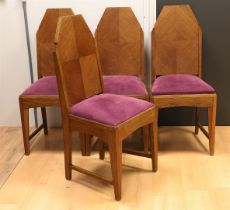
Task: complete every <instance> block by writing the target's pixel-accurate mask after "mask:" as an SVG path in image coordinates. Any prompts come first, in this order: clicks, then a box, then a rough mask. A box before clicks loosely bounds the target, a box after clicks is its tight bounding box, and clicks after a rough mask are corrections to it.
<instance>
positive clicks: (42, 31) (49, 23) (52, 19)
mask: <svg viewBox="0 0 230 210" xmlns="http://www.w3.org/2000/svg"><path fill="white" fill-rule="evenodd" d="M73 14H74V13H73V11H72V9H70V8H66V9H47V10H46V13H45V15H44V17H43V19H42V21H41V23H40V26H39V28H38V31H37V34H36V40H37V66H38V77H39V78H41V77H43V76H51V75H55V69H54V68H55V66H54V60H53V53H54V50H55V46H54V36H55V32H56V28H57V22H58V18H59V17H61V16H66V15H73Z"/></svg>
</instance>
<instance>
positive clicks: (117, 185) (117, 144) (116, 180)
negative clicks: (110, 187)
mask: <svg viewBox="0 0 230 210" xmlns="http://www.w3.org/2000/svg"><path fill="white" fill-rule="evenodd" d="M109 153H110V161H111V168H112V176H113V184H114V194H115V199H116V200H117V201H119V200H121V182H122V181H121V177H122V141H121V140H120V139H118V138H116V137H115V138H114V139H111V141H110V142H109Z"/></svg>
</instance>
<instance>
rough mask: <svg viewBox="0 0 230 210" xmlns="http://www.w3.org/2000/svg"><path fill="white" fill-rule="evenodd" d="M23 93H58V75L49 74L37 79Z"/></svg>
mask: <svg viewBox="0 0 230 210" xmlns="http://www.w3.org/2000/svg"><path fill="white" fill-rule="evenodd" d="M22 95H58V88H57V80H56V76H47V77H43V78H41V79H39V80H37V81H36V82H35V83H33V84H32V85H30V86H29V87H28V88H26V90H25V91H24V92H23V93H22Z"/></svg>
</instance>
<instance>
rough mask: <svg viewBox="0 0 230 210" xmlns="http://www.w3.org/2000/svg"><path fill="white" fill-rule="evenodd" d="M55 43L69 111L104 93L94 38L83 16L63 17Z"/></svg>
mask: <svg viewBox="0 0 230 210" xmlns="http://www.w3.org/2000/svg"><path fill="white" fill-rule="evenodd" d="M60 22H61V24H59V25H58V28H57V36H56V38H55V42H56V44H57V47H56V55H57V62H58V66H59V71H57V73H58V74H60V75H57V76H58V79H60V81H58V82H59V84H61V90H60V91H59V93H60V94H61V95H62V98H63V99H64V101H65V107H66V109H67V110H69V109H70V107H71V106H72V105H74V104H75V103H77V102H80V101H81V100H83V99H86V98H89V97H91V96H94V95H97V94H100V93H102V92H103V86H102V81H101V74H100V69H99V66H98V61H97V54H96V48H95V41H94V37H93V35H92V33H91V31H90V29H89V28H88V26H87V24H86V22H85V20H84V19H83V17H82V16H81V15H75V16H68V17H63V18H60Z"/></svg>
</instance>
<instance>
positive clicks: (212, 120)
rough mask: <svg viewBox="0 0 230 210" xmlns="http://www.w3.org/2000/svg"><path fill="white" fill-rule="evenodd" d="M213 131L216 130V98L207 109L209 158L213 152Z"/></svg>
mask: <svg viewBox="0 0 230 210" xmlns="http://www.w3.org/2000/svg"><path fill="white" fill-rule="evenodd" d="M215 129H216V97H214V101H213V105H212V106H211V107H208V130H209V153H210V155H211V156H213V155H214V152H215Z"/></svg>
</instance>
